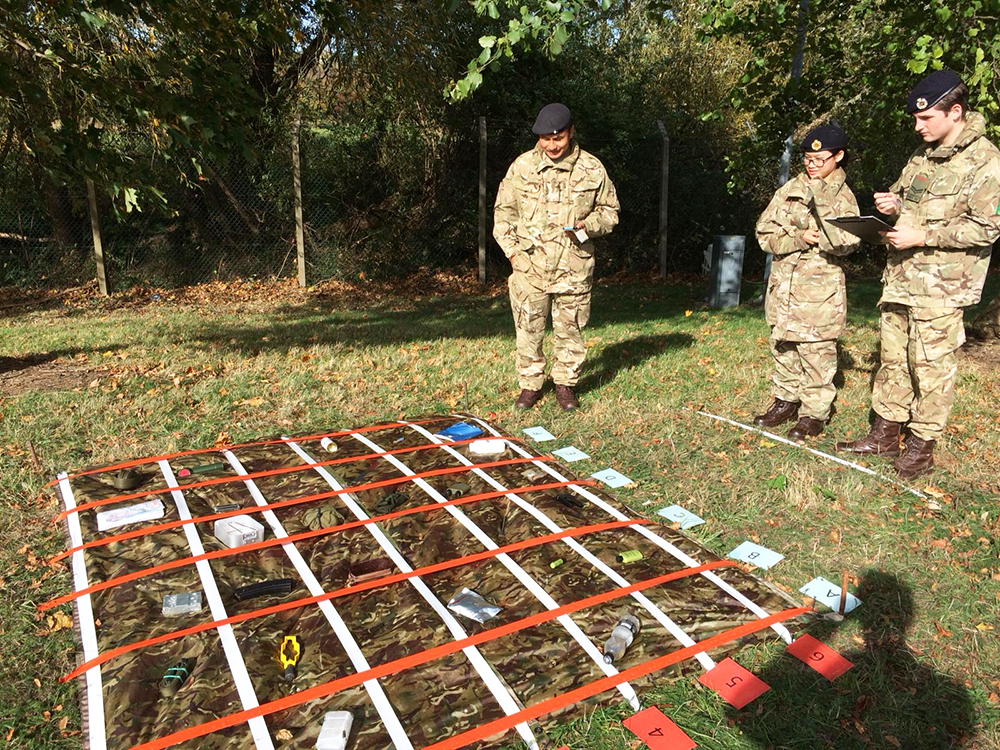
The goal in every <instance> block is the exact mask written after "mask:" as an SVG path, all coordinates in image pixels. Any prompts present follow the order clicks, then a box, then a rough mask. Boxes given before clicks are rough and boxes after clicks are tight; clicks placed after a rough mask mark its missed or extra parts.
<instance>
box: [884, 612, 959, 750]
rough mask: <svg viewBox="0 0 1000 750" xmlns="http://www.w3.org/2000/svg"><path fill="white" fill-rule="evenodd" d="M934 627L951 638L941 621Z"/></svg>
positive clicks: (949, 632)
mask: <svg viewBox="0 0 1000 750" xmlns="http://www.w3.org/2000/svg"><path fill="white" fill-rule="evenodd" d="M934 627H935V628H937V632H938V633H940V634H941V635H943V636H944V637H945V638H951V631H950V630H945V628H944V626H943V625H942V624H941V623H939V622H935V623H934ZM897 747H898V746H897Z"/></svg>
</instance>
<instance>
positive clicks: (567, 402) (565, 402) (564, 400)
mask: <svg viewBox="0 0 1000 750" xmlns="http://www.w3.org/2000/svg"><path fill="white" fill-rule="evenodd" d="M556 401H558V402H559V406H560V407H561V408H562V410H563V411H573V410H574V409H575V408H576V407H578V406H579V405H580V402H579V401H577V400H576V394H575V393H573V389H572V388H570V387H569V386H568V385H556Z"/></svg>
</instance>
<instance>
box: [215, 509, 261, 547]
mask: <svg viewBox="0 0 1000 750" xmlns="http://www.w3.org/2000/svg"><path fill="white" fill-rule="evenodd" d="M215 538H216V539H218V540H219V541H220V542H222V543H223V544H224V545H226V546H227V547H229V548H233V547H242V546H243V545H244V544H254V543H255V542H262V541H264V526H263V525H262V524H260V523H258V522H257V521H255V520H253V519H252V518H251V517H250V516H231V517H230V518H220V519H219V520H218V521H216V522H215Z"/></svg>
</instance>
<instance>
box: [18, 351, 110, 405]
mask: <svg viewBox="0 0 1000 750" xmlns="http://www.w3.org/2000/svg"><path fill="white" fill-rule="evenodd" d="M106 372H107V371H106V370H105V369H104V368H96V369H95V368H89V367H85V366H82V365H79V364H75V363H73V362H61V361H58V360H54V359H53V358H52V356H51V355H46V354H32V355H29V356H27V357H21V358H18V357H0V396H20V395H22V394H25V393H44V392H47V391H68V390H72V389H73V388H83V387H85V386H87V385H88V384H90V383H92V382H93V381H94V380H95V379H96V378H99V377H101V376H102V375H105V374H106Z"/></svg>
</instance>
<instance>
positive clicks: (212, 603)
mask: <svg viewBox="0 0 1000 750" xmlns="http://www.w3.org/2000/svg"><path fill="white" fill-rule="evenodd" d="M158 463H159V466H160V471H161V472H162V473H163V479H164V480H165V481H166V483H167V487H169V488H170V490H171V492H170V496H171V497H172V498H173V500H174V504H175V505H176V506H177V515H178V517H179V518H180V519H181V520H182V521H189V520H190V519H191V511H189V510H188V506H187V501H186V500H185V499H184V493H183V492H181V491H180V490H179V489H177V479H176V478H175V477H174V470H173V469H171V468H170V463H169V462H167V461H159V462H158ZM184 535H185V537H187V543H188V546H189V547H190V548H191V554H192V555H202V554H204V553H205V548H204V547H203V546H202V544H201V537H200V536H199V535H198V529H197V528H196V525H195V524H193V523H189V524H186V525H185V526H184ZM195 567H196V568H197V569H198V575H199V576H200V577H201V586H202V589H204V591H205V598H206V599H207V600H208V608H209V611H210V612H211V613H212V619H213V620H225V619H226V618H227V617H229V615H228V614H226V607H225V605H224V604H223V603H222V597H221V596H219V588H218V586H217V585H216V583H215V575H214V574H213V573H212V568H211V567H210V566H209V564H208V561H207V560H199V561H198V562H197V563H195ZM218 631H219V640H220V641H222V648H223V650H224V651H225V653H226V661H227V662H229V670H230V671H231V672H232V674H233V681H234V682H235V683H236V692H237V694H238V695H239V697H240V703H242V704H243V710H244V711H246V710H248V709H251V708H257V706H259V705H260V703H258V701H257V693H256V692H255V691H254V689H253V683H251V682H250V675H249V674H248V673H247V665H246V662H245V661H243V654H242V653H240V645H239V644H238V643H237V642H236V635H235V634H234V633H233V626H232V625H222V626H221V627H219V628H218ZM247 725H248V726H249V727H250V735H251V736H252V737H253V741H254V744H255V745H256V746H257V747H258V748H260V750H274V744H273V743H272V742H271V733H270V732H269V731H268V729H267V724H266V723H265V722H264V717H263V716H255V717H254V718H252V719H250V721H248V722H247Z"/></svg>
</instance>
